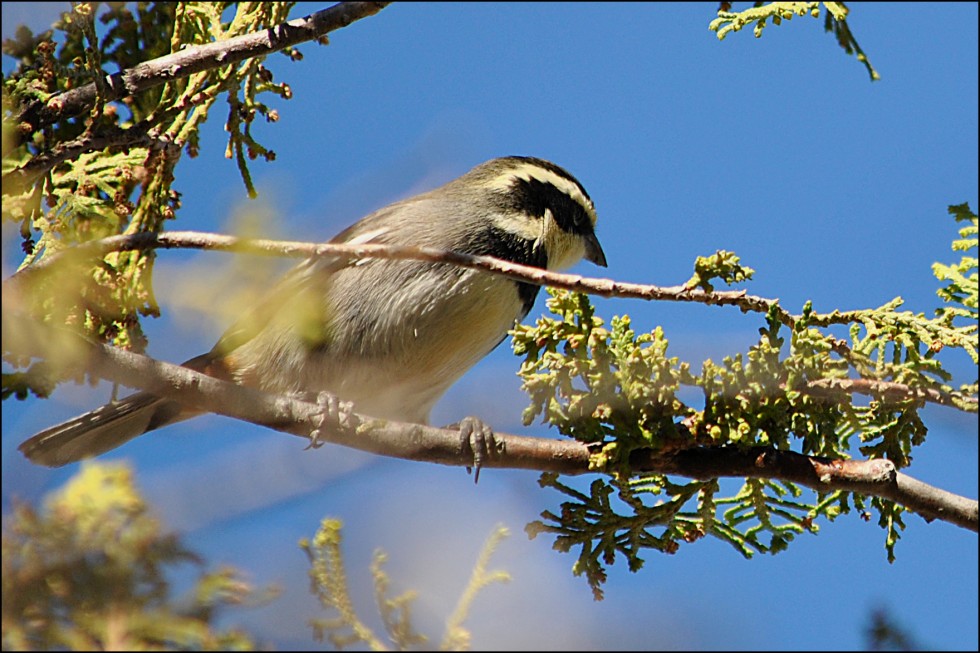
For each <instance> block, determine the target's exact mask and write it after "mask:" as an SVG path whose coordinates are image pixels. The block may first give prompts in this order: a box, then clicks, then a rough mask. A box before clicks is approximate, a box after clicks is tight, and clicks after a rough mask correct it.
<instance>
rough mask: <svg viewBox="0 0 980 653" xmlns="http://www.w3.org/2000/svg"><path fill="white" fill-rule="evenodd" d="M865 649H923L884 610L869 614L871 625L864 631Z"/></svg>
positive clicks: (879, 609) (877, 609) (876, 610)
mask: <svg viewBox="0 0 980 653" xmlns="http://www.w3.org/2000/svg"><path fill="white" fill-rule="evenodd" d="M865 641H866V642H867V646H866V647H865V648H866V649H867V650H869V651H921V650H923V647H922V646H921V645H920V644H919V643H918V642H917V641H916V640H915V638H914V637H912V636H911V635H910V634H909V632H908V631H907V630H906V629H905V628H903V627H902V626H900V625H899V624H897V623H896V622H895V618H894V617H893V616H892V615H891V613H889V611H888V610H886V609H884V608H876V609H875V610H874V611H872V613H871V623H870V624H869V625H868V627H867V630H866V631H865Z"/></svg>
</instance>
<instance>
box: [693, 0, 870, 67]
mask: <svg viewBox="0 0 980 653" xmlns="http://www.w3.org/2000/svg"><path fill="white" fill-rule="evenodd" d="M820 5H823V6H824V8H825V9H826V10H827V13H826V14H825V15H824V24H823V27H824V31H825V32H830V33H832V34H833V35H834V38H835V39H836V40H837V44H838V45H839V46H840V47H841V48H842V49H843V50H844V52H846V53H847V54H853V55H855V56H856V57H857V60H858V61H860V62H861V63H863V64H864V67H865V68H866V69H867V70H868V74H869V75H870V76H871V81H873V82H874V81H877V80H879V79H881V75H879V74H878V71H877V70H875V69H874V66H872V65H871V61H869V60H868V57H867V55H865V54H864V50H862V49H861V46H860V45H858V42H857V40H856V39H855V38H854V34H853V33H852V32H851V28H850V27H849V26H848V24H847V14H848V13H849V12H850V10H849V9H848V8H847V6H846V5H845V4H844V3H843V2H769V3H763V2H756V3H754V4H753V6H752V8H750V9H746V10H744V11H738V12H733V11H731V8H732V3H730V2H722V3H721V6H720V8H719V9H718V17H717V18H715V19H714V20H713V21H711V23H710V24H709V25H708V29H710V30H711V31H712V32H715V33H716V34H717V35H718V40H722V39H724V38H725V37H726V36H728V34H729V33H731V32H738V31H740V30H741V29H742V28H743V27H746V26H747V25H754V28H753V30H752V33H753V34H754V35H755V37H756V38H759V37H761V36H762V30H764V29H765V28H766V23H767V21H769V20H771V21H772V23H773V25H781V24H782V22H783V21H784V20H792V19H793V16H806V15H807V14H809V15H810V16H812V17H813V18H819V17H820Z"/></svg>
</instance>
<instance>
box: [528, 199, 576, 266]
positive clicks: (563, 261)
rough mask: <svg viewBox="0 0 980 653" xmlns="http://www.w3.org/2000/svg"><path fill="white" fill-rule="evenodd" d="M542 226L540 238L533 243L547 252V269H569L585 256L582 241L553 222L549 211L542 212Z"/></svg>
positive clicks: (552, 216) (553, 218)
mask: <svg viewBox="0 0 980 653" xmlns="http://www.w3.org/2000/svg"><path fill="white" fill-rule="evenodd" d="M543 222H544V224H543V229H542V230H541V236H540V237H539V238H538V239H537V241H535V243H534V246H535V248H537V247H540V246H541V245H542V244H543V245H544V246H545V251H547V252H548V269H549V270H561V269H563V268H567V267H571V266H572V265H575V264H576V263H578V261H579V260H580V259H581V258H582V257H583V256H585V245H584V243H583V242H582V239H581V238H579V237H578V236H576V235H575V234H570V233H568V232H567V231H565V230H564V229H562V228H561V227H559V226H558V223H557V222H555V216H554V215H553V214H552V213H551V209H545V211H544V221H543Z"/></svg>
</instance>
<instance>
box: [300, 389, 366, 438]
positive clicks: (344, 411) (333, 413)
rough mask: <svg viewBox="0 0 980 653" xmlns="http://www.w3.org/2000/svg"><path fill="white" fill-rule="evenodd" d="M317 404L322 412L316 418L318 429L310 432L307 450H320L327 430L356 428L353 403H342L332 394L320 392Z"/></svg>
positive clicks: (317, 396)
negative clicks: (322, 437)
mask: <svg viewBox="0 0 980 653" xmlns="http://www.w3.org/2000/svg"><path fill="white" fill-rule="evenodd" d="M316 404H317V406H319V407H320V412H319V413H318V414H317V416H316V428H314V429H313V430H312V431H310V443H309V444H308V445H307V446H306V448H307V449H319V448H320V447H322V446H323V444H324V443H323V442H322V441H321V440H320V438H321V436H322V435H323V432H324V429H325V428H331V427H333V428H341V429H349V428H354V427H355V426H356V424H355V423H354V422H355V420H354V404H353V402H350V401H342V400H341V399H340V397H338V396H337V395H335V394H332V393H330V392H319V393H317V395H316Z"/></svg>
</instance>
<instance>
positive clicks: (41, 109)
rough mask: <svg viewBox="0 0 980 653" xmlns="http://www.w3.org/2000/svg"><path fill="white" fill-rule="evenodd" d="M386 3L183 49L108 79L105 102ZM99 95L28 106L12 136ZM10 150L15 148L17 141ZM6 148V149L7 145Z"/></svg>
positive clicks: (77, 91) (263, 50)
mask: <svg viewBox="0 0 980 653" xmlns="http://www.w3.org/2000/svg"><path fill="white" fill-rule="evenodd" d="M387 4H389V3H388V2H341V3H338V4H336V5H333V6H332V7H328V8H327V9H323V10H320V11H317V12H315V13H312V14H310V15H309V16H306V17H304V18H297V19H295V20H290V21H288V22H286V23H283V24H282V25H277V26H275V27H271V28H269V29H265V30H262V31H259V32H253V33H251V34H243V35H242V36H238V37H235V38H231V39H227V40H225V41H216V42H214V43H206V44H204V45H198V46H194V47H189V48H185V49H183V50H181V51H179V52H173V53H171V54H168V55H166V56H163V57H159V58H157V59H152V60H150V61H144V62H143V63H141V64H139V65H137V66H134V67H132V68H129V69H127V70H124V71H122V72H118V73H115V74H112V75H106V76H105V79H104V80H102V84H101V86H102V87H103V89H104V95H103V97H102V99H103V100H104V101H106V102H111V101H113V100H118V99H120V98H124V97H127V96H129V95H134V94H136V93H139V92H140V91H145V90H146V89H148V88H153V87H154V86H159V85H160V84H163V83H165V82H169V81H171V80H175V79H182V78H184V77H188V76H190V75H192V74H194V73H199V72H202V71H205V70H211V69H214V68H219V67H221V66H226V65H228V64H232V63H236V62H239V61H243V60H245V59H250V58H252V57H260V56H264V55H267V54H270V53H273V52H277V51H279V50H283V49H285V48H288V47H290V46H293V45H296V44H298V43H303V42H305V41H312V40H313V39H317V38H320V37H322V36H325V35H326V34H328V33H330V32H332V31H334V30H337V29H340V28H342V27H346V26H348V25H350V24H351V23H353V22H355V21H358V20H360V19H362V18H366V17H368V16H373V15H374V14H376V13H378V12H379V11H381V10H382V9H383V8H384V7H385V6H386V5H387ZM97 97H98V90H97V86H96V84H95V82H92V83H90V84H87V85H85V86H80V87H78V88H74V89H71V90H70V91H65V92H64V93H59V94H57V95H55V96H54V97H51V98H50V99H48V100H47V101H40V100H39V101H36V102H33V103H31V104H28V105H27V106H26V107H24V109H23V110H22V111H21V112H20V114H19V115H18V116H16V117H15V118H14V119H13V120H12V123H13V124H15V125H19V126H18V128H17V129H14V130H13V133H14V134H25V133H26V134H31V133H34V132H36V131H37V130H38V129H41V128H42V127H45V126H47V125H51V124H54V123H56V122H58V121H59V120H64V119H66V118H70V117H72V116H77V115H78V114H80V113H82V112H84V111H86V110H87V109H89V108H90V107H92V106H93V105H94V104H95V101H96V98H97ZM11 140H12V141H15V142H14V143H13V145H12V147H17V146H18V145H19V144H20V143H19V142H16V137H12V138H11ZM5 147H7V146H6V144H5Z"/></svg>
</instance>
